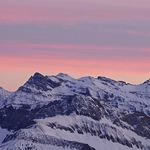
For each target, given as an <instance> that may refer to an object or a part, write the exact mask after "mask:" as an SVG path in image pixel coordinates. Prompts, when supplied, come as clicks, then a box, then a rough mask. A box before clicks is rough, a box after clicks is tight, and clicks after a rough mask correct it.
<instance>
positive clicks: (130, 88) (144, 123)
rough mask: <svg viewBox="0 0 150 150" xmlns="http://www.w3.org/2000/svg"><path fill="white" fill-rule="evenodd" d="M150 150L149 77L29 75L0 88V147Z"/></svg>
mask: <svg viewBox="0 0 150 150" xmlns="http://www.w3.org/2000/svg"><path fill="white" fill-rule="evenodd" d="M8 149H12V150H110V149H111V150H131V149H134V150H140V149H143V150H150V80H147V81H146V82H144V83H142V84H140V85H132V84H129V83H128V84H127V83H125V82H123V81H115V80H112V79H109V78H105V77H98V78H93V77H90V76H89V77H82V78H80V79H74V78H72V77H70V76H69V75H67V74H63V73H60V74H58V75H57V76H43V75H42V74H40V73H35V74H34V76H31V77H30V78H29V80H28V81H27V82H26V83H25V84H24V85H23V86H21V87H19V89H18V90H17V91H15V92H13V93H11V92H8V91H6V90H4V89H3V88H0V150H8Z"/></svg>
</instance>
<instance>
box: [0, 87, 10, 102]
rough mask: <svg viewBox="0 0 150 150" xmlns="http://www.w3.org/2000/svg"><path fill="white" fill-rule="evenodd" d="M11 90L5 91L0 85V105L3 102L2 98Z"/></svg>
mask: <svg viewBox="0 0 150 150" xmlns="http://www.w3.org/2000/svg"><path fill="white" fill-rule="evenodd" d="M11 93H12V92H9V91H6V90H5V89H3V88H2V87H0V105H1V104H2V103H3V102H4V100H5V99H6V98H7V97H9V96H10V95H11Z"/></svg>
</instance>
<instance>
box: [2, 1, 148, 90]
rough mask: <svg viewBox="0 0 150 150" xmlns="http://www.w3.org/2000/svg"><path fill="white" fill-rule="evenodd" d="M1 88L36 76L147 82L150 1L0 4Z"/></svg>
mask: <svg viewBox="0 0 150 150" xmlns="http://www.w3.org/2000/svg"><path fill="white" fill-rule="evenodd" d="M0 33H1V34H0V86H1V87H3V88H5V89H7V90H10V91H14V90H16V89H17V88H18V87H19V86H21V85H22V84H24V83H25V82H26V81H27V80H28V78H29V77H30V76H31V75H33V74H34V73H35V72H40V73H43V74H44V75H52V74H53V75H56V74H58V73H60V72H63V73H67V74H69V75H71V76H73V77H74V78H79V77H81V76H93V77H97V76H106V77H109V78H113V79H115V80H124V81H126V82H130V83H133V84H139V83H142V82H144V81H145V80H147V79H149V78H150V66H149V64H150V42H149V41H150V1H149V0H143V1H141V0H137V1H136V2H135V0H130V1H129V0H122V1H120V0H113V1H112V0H72V1H70V0H43V1H42V0H32V1H29V0H26V1H20V0H7V1H5V0H1V1H0Z"/></svg>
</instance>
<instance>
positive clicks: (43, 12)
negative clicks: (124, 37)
mask: <svg viewBox="0 0 150 150" xmlns="http://www.w3.org/2000/svg"><path fill="white" fill-rule="evenodd" d="M66 2H68V3H65V2H62V1H57V2H56V1H52V0H51V1H49V2H48V1H45V3H44V2H43V1H42V4H41V3H39V4H36V3H35V5H33V4H32V3H31V1H30V2H29V1H27V2H26V3H25V4H24V5H23V3H24V2H22V5H21V3H20V2H18V4H17V3H15V5H14V4H12V5H10V4H7V3H2V4H1V5H0V20H1V21H0V22H5V23H7V22H12V23H28V22H33V23H40V22H41V21H42V22H43V21H46V22H63V21H65V22H66V21H67V22H76V21H80V22H84V21H90V22H91V21H100V20H105V19H150V9H149V7H147V6H148V5H147V6H146V5H144V2H142V3H143V4H141V2H140V1H138V2H136V3H135V2H134V5H127V2H125V1H121V2H120V1H119V2H117V0H116V3H115V2H114V1H113V2H112V1H109V3H108V2H98V1H95V2H85V1H83V2H81V1H77V2H75V1H72V2H70V1H66ZM0 3H1V2H0ZM132 3H133V1H132ZM132 3H131V2H129V4H132ZM147 3H148V4H149V5H150V2H147ZM40 4H41V5H40Z"/></svg>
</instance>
